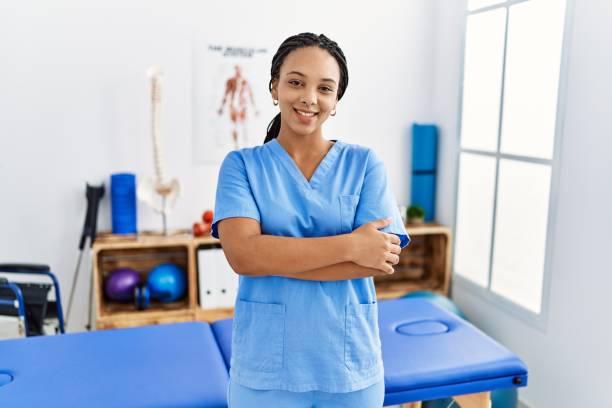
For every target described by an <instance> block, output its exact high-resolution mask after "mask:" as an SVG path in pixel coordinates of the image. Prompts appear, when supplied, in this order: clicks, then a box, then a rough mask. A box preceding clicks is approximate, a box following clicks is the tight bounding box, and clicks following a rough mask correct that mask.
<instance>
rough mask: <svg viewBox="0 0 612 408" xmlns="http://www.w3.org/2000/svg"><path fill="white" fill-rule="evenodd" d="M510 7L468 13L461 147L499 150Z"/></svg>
mask: <svg viewBox="0 0 612 408" xmlns="http://www.w3.org/2000/svg"><path fill="white" fill-rule="evenodd" d="M505 24H506V9H505V8H502V9H497V10H493V11H487V12H484V13H480V14H475V15H472V16H468V18H467V28H466V34H465V35H466V37H465V65H464V70H463V71H464V72H463V105H462V109H463V112H462V118H461V147H463V148H466V149H478V150H486V151H497V136H498V129H499V105H500V101H501V78H502V65H503V50H504V33H505Z"/></svg>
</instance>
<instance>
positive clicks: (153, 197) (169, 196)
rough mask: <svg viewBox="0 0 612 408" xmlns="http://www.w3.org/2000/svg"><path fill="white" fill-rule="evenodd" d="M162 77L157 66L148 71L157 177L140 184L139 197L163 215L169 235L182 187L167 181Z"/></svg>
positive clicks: (174, 182) (164, 231)
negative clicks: (169, 219)
mask: <svg viewBox="0 0 612 408" xmlns="http://www.w3.org/2000/svg"><path fill="white" fill-rule="evenodd" d="M161 76H162V72H161V70H160V69H159V67H157V66H152V67H150V68H149V69H148V70H147V77H148V78H149V79H150V80H151V134H152V136H153V163H154V167H155V177H154V178H152V177H147V178H145V179H144V180H143V181H142V182H140V183H138V189H137V195H138V199H139V200H141V201H143V202H145V203H146V204H148V205H149V206H150V207H151V208H153V209H154V210H155V211H157V212H158V213H160V214H161V215H162V223H163V233H164V235H167V234H168V227H167V220H166V217H167V215H168V214H170V212H171V211H172V209H173V208H174V205H175V204H176V201H177V199H178V198H179V196H180V192H181V186H180V183H179V181H178V180H177V179H176V178H173V179H172V180H169V181H168V180H167V178H166V173H165V168H164V161H163V154H162V149H161V143H160V132H159V128H160V126H159V124H160V106H161Z"/></svg>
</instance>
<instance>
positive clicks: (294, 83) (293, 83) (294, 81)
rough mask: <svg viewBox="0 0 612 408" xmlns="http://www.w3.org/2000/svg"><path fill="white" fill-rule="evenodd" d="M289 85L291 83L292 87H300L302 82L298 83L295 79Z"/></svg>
mask: <svg viewBox="0 0 612 408" xmlns="http://www.w3.org/2000/svg"><path fill="white" fill-rule="evenodd" d="M289 83H290V84H291V85H293V86H298V85H300V81H296V80H295V79H294V80H291V81H289Z"/></svg>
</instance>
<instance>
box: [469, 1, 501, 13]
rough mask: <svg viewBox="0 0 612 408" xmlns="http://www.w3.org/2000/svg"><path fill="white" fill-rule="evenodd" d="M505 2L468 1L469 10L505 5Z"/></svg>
mask: <svg viewBox="0 0 612 408" xmlns="http://www.w3.org/2000/svg"><path fill="white" fill-rule="evenodd" d="M503 2H504V0H468V10H469V11H472V10H478V9H479V8H483V7H487V6H492V5H493V4H498V3H503Z"/></svg>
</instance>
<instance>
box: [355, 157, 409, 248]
mask: <svg viewBox="0 0 612 408" xmlns="http://www.w3.org/2000/svg"><path fill="white" fill-rule="evenodd" d="M383 218H392V221H391V224H389V225H388V226H386V227H384V228H381V229H380V231H383V232H386V233H389V234H395V235H397V236H398V237H399V238H400V247H401V248H404V247H405V246H406V245H408V243H409V242H410V237H409V236H408V233H407V232H406V227H405V226H404V222H403V221H402V217H401V215H400V213H399V208H398V206H397V201H396V199H395V196H394V195H393V192H392V191H391V188H390V187H389V183H388V179H387V169H386V168H385V165H384V163H383V162H382V161H381V160H380V159H379V158H378V157H377V156H376V154H375V153H374V151H373V150H370V151H369V155H368V160H367V165H366V173H365V176H364V180H363V187H362V188H361V194H360V196H359V203H358V204H357V210H356V214H355V222H354V228H358V227H360V226H362V225H363V224H366V223H368V222H372V221H375V220H378V219H383Z"/></svg>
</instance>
